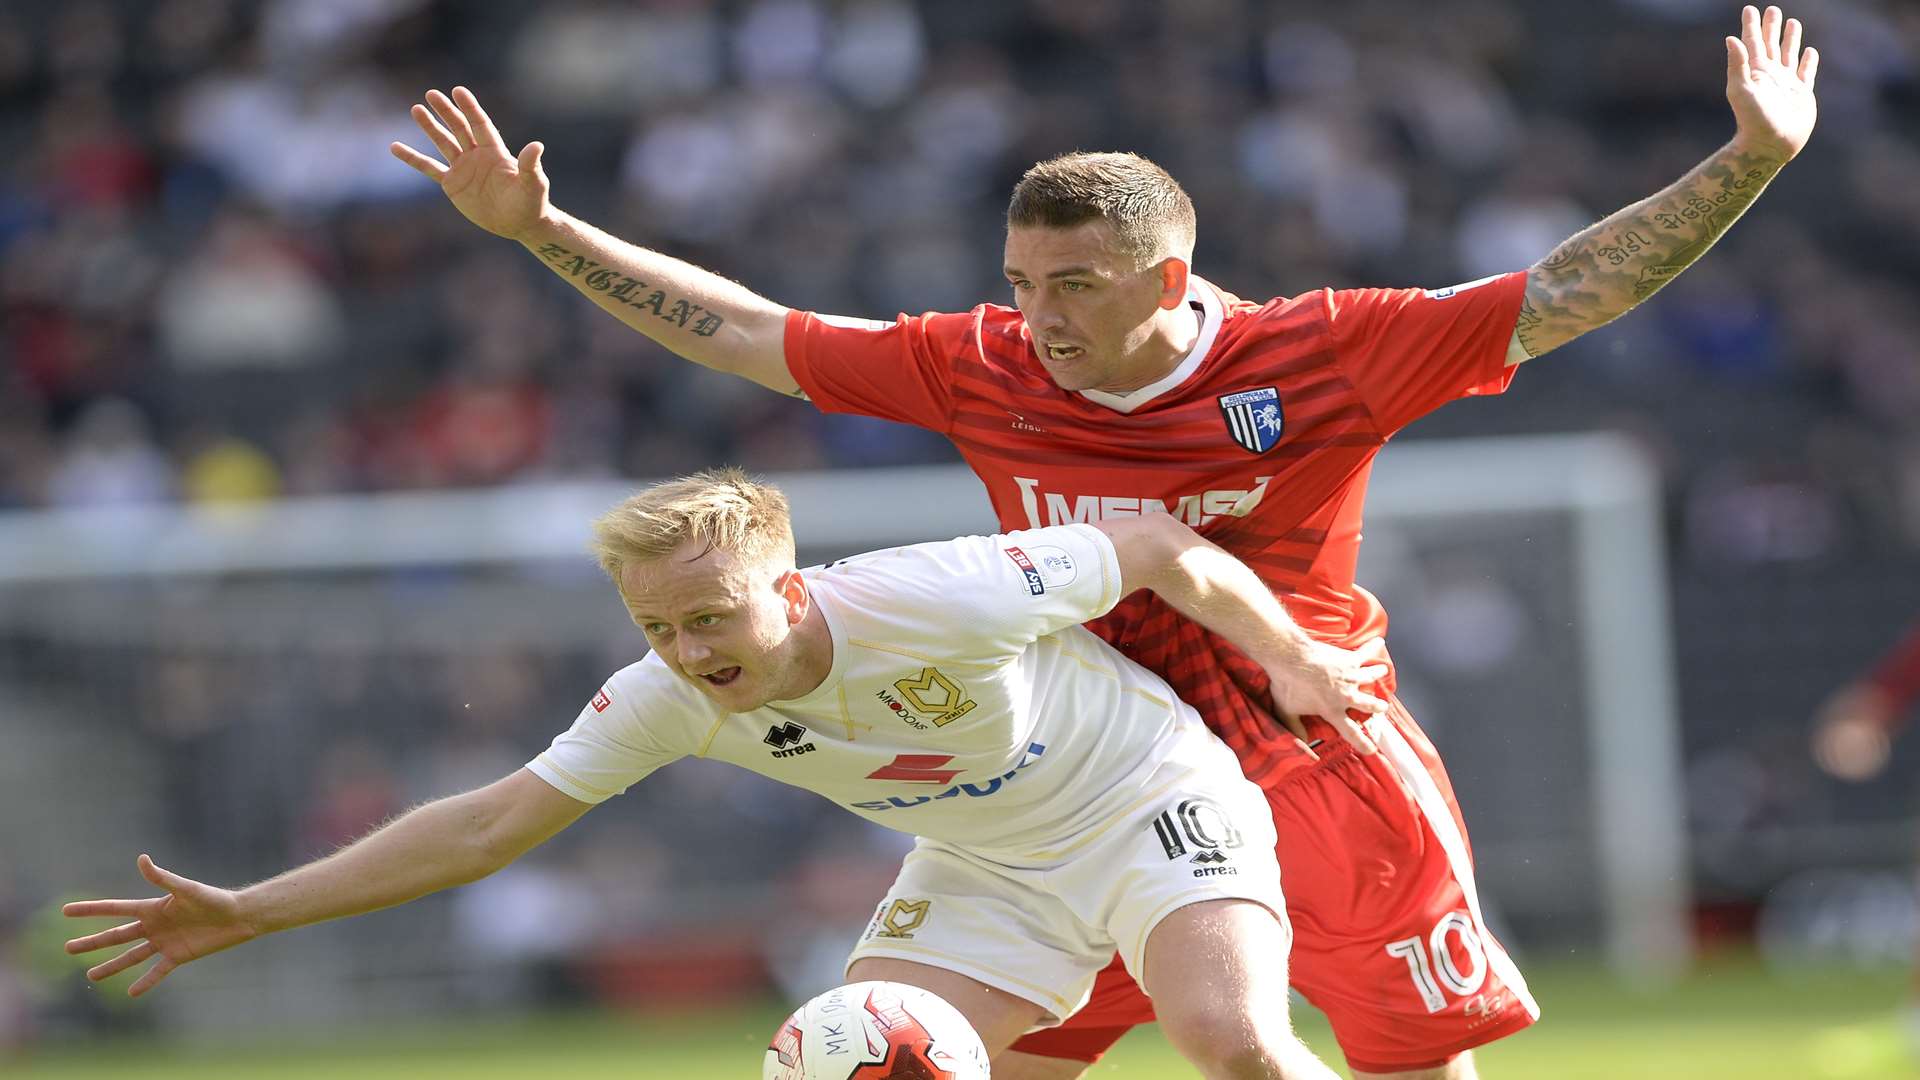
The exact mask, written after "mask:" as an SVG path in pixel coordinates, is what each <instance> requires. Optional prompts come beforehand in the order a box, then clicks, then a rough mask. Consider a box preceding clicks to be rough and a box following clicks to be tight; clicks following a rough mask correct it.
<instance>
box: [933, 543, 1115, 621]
mask: <svg viewBox="0 0 1920 1080" xmlns="http://www.w3.org/2000/svg"><path fill="white" fill-rule="evenodd" d="M934 546H936V547H945V548H946V549H947V550H946V551H945V552H943V558H944V559H949V560H951V565H952V566H953V567H954V572H953V575H952V577H953V580H952V581H951V583H950V586H951V589H952V593H951V594H950V595H954V596H958V597H962V598H963V613H962V615H961V618H962V619H963V620H964V622H962V623H960V624H959V625H956V626H955V627H954V630H955V632H956V633H957V634H959V635H961V636H967V635H975V636H978V637H980V638H981V639H983V640H984V641H985V642H989V643H992V644H993V645H994V646H995V647H998V648H1002V649H1008V650H1017V649H1023V648H1025V647H1026V646H1027V645H1029V644H1031V643H1032V642H1033V641H1035V640H1036V639H1039V638H1042V637H1045V636H1046V635H1048V634H1052V633H1057V632H1059V631H1061V630H1064V629H1066V628H1067V627H1069V626H1077V625H1079V624H1081V623H1084V622H1087V621H1089V620H1092V619H1097V618H1099V617H1100V616H1102V615H1105V614H1106V613H1107V612H1109V611H1111V610H1113V606H1114V605H1115V604H1117V603H1119V602H1120V557H1119V555H1118V554H1116V553H1115V551H1114V549H1113V541H1112V539H1110V538H1109V537H1108V536H1107V534H1106V533H1103V532H1101V531H1100V530H1099V529H1096V528H1094V527H1093V526H1091V525H1085V524H1073V525H1053V526H1049V527H1047V528H1042V529H1025V530H1022V531H1020V532H1012V533H1001V534H999V535H996V536H966V537H961V538H960V539H958V540H950V541H947V542H946V543H945V544H944V545H934Z"/></svg>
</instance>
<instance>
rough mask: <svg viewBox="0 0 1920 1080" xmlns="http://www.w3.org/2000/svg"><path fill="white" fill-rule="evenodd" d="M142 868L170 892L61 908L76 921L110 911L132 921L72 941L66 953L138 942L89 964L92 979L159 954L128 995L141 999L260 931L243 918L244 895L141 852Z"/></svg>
mask: <svg viewBox="0 0 1920 1080" xmlns="http://www.w3.org/2000/svg"><path fill="white" fill-rule="evenodd" d="M139 866H140V874H141V876H142V877H144V878H146V879H147V880H148V881H150V882H152V883H153V884H154V885H156V886H158V887H160V888H162V889H165V890H166V891H167V895H165V896H156V897H152V898H149V899H145V900H76V901H74V902H73V903H71V904H68V905H66V906H65V907H63V908H61V909H60V910H61V913H62V914H64V915H66V916H67V917H68V918H73V919H89V918H95V917H98V916H102V915H106V916H112V917H115V918H130V919H132V920H133V921H132V922H127V923H122V924H121V925H119V926H116V927H114V928H113V929H111V930H102V931H100V932H99V933H97V934H88V935H87V936H86V937H77V938H74V939H73V940H72V941H69V942H67V952H69V953H71V954H73V955H76V956H77V955H79V954H80V953H88V952H92V951H94V950H95V949H104V948H107V947H109V946H113V945H125V944H126V943H127V942H129V941H134V942H138V943H139V944H137V945H135V946H134V947H133V948H131V949H128V950H127V951H126V952H123V953H121V954H120V955H119V956H116V957H114V958H113V959H111V960H108V961H106V962H104V963H100V964H96V965H94V966H93V967H91V968H88V969H87V978H89V979H91V980H93V981H94V982H99V981H100V980H102V979H106V978H111V977H112V976H114V975H118V974H119V973H120V972H122V971H125V970H126V969H128V968H130V967H132V966H134V965H135V964H138V963H141V962H143V961H145V960H146V959H148V958H149V957H157V959H155V960H154V962H153V966H151V967H149V968H147V970H146V971H145V972H143V973H141V975H140V977H139V978H138V979H135V980H134V982H133V985H132V986H129V987H127V995H128V996H129V997H139V996H140V995H141V994H144V993H146V992H147V991H148V990H151V989H153V988H154V987H155V986H157V985H159V983H160V980H161V979H164V978H166V977H167V975H168V974H169V973H170V972H172V971H173V969H175V968H177V967H179V966H180V965H181V964H185V963H187V962H189V961H192V960H198V959H200V958H201V957H203V956H211V955H213V954H214V953H217V952H219V951H220V950H222V949H230V948H232V947H233V946H235V945H238V944H240V943H241V942H244V941H250V940H252V939H253V938H256V937H258V936H259V931H258V930H255V929H254V928H253V927H252V926H250V925H248V924H247V922H246V920H245V919H244V918H242V916H241V911H240V901H239V898H238V897H237V896H236V895H235V894H234V893H232V892H231V891H229V890H226V889H220V888H215V887H214V886H212V885H207V884H204V883H202V882H198V881H194V880H193V879H191V878H184V877H181V876H180V875H179V874H175V873H173V872H171V871H168V870H163V869H161V868H160V867H159V866H157V865H155V863H154V861H153V860H152V859H150V858H148V857H147V856H145V855H142V856H140V860H139Z"/></svg>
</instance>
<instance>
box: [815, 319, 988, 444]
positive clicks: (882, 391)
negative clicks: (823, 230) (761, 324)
mask: <svg viewBox="0 0 1920 1080" xmlns="http://www.w3.org/2000/svg"><path fill="white" fill-rule="evenodd" d="M973 327H974V319H973V317H972V316H970V315H939V314H928V315H902V316H900V317H899V318H897V319H895V320H894V321H893V322H891V323H888V322H882V321H879V320H873V319H847V318H842V317H840V316H837V315H819V314H815V313H814V312H810V311H795V312H792V313H790V314H789V315H788V316H787V333H786V347H787V370H788V371H789V372H791V373H792V375H793V380H794V381H795V382H797V383H799V384H800V389H802V390H804V391H806V394H807V397H808V398H810V399H811V400H812V401H813V403H814V404H815V405H816V406H818V407H819V408H820V409H821V410H823V411H825V412H835V413H857V414H859V415H861V416H874V417H878V418H880V419H882V420H894V421H898V422H900V423H903V424H912V425H914V426H916V427H923V428H927V429H928V430H931V431H938V432H942V433H944V432H946V431H947V430H948V428H949V427H951V426H952V424H951V416H952V412H953V410H952V400H953V395H952V392H951V388H950V382H949V380H950V379H951V377H952V372H953V367H954V362H955V360H956V359H957V358H958V357H959V356H960V355H961V354H962V353H963V352H964V351H965V350H967V349H970V348H972V347H973V335H974V329H973Z"/></svg>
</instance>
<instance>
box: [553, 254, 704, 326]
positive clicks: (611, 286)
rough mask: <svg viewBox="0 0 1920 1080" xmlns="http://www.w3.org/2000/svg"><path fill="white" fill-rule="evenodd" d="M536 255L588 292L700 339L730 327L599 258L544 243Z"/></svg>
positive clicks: (700, 307) (702, 310)
mask: <svg viewBox="0 0 1920 1080" xmlns="http://www.w3.org/2000/svg"><path fill="white" fill-rule="evenodd" d="M533 253H534V254H535V255H538V256H540V258H541V259H542V260H544V261H545V262H546V264H547V265H548V266H551V267H553V268H554V270H556V271H558V272H559V273H561V274H564V275H566V276H567V277H569V278H574V279H577V280H578V281H579V282H580V283H581V284H582V285H583V286H585V287H586V288H587V289H589V290H591V291H593V292H597V293H605V294H606V295H608V296H610V297H613V298H614V299H616V300H618V301H620V302H621V303H623V304H625V305H626V306H628V307H632V308H639V309H640V310H642V311H646V312H649V313H651V314H653V315H654V316H656V317H658V318H659V319H661V320H662V321H664V322H670V323H672V324H674V325H675V326H681V327H685V328H686V329H687V330H688V331H689V332H691V333H693V334H696V335H698V336H700V337H712V336H713V335H715V334H717V333H719V332H720V328H721V327H722V326H725V325H726V320H725V319H723V318H721V317H720V316H719V315H718V314H717V313H715V312H713V311H710V310H708V309H707V308H704V307H702V306H700V305H699V304H696V303H694V302H693V301H691V300H683V299H680V298H679V297H675V296H669V295H667V293H666V292H665V291H664V290H661V289H655V288H651V287H650V286H648V284H647V283H646V282H644V281H641V280H640V279H638V278H635V277H630V276H628V275H626V274H623V273H621V272H619V271H618V270H614V269H611V268H609V267H604V266H601V265H600V262H599V261H598V260H597V259H590V258H587V257H586V256H585V255H582V254H579V253H578V252H575V251H570V250H568V249H567V248H566V247H565V246H563V245H561V244H551V243H549V244H541V245H540V246H539V247H537V248H535V249H534V251H533Z"/></svg>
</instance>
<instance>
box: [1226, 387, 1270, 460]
mask: <svg viewBox="0 0 1920 1080" xmlns="http://www.w3.org/2000/svg"><path fill="white" fill-rule="evenodd" d="M1219 400H1220V411H1221V412H1222V413H1223V414H1225V416H1226V418H1227V434H1229V435H1231V436H1233V441H1234V442H1236V443H1239V444H1240V445H1241V446H1242V447H1245V448H1246V449H1248V450H1251V451H1252V452H1254V453H1256V454H1264V453H1266V452H1267V451H1269V450H1271V449H1273V444H1274V443H1277V442H1279V441H1280V391H1278V390H1275V389H1274V388H1273V387H1271V386H1263V387H1261V388H1260V389H1258V390H1242V391H1240V392H1239V393H1237V394H1221V395H1220V398H1219Z"/></svg>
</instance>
